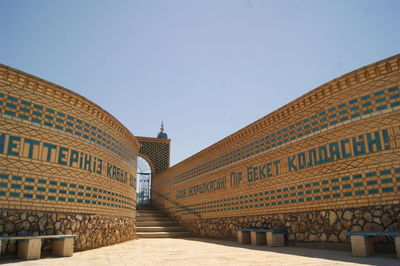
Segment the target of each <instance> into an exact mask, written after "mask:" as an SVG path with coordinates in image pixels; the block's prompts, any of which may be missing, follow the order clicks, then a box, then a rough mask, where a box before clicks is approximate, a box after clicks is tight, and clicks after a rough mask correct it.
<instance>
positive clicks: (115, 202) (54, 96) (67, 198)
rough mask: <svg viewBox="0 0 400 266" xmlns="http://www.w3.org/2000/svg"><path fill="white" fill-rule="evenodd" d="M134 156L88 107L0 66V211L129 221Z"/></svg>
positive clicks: (129, 143)
mask: <svg viewBox="0 0 400 266" xmlns="http://www.w3.org/2000/svg"><path fill="white" fill-rule="evenodd" d="M138 151H139V144H138V142H137V140H136V139H135V137H134V136H133V135H132V134H131V133H130V132H129V131H128V130H127V129H126V128H125V127H124V126H123V125H122V124H120V123H119V122H118V121H117V120H116V119H115V118H114V117H112V116H111V115H110V114H109V113H107V112H106V111H104V110H103V109H101V108H100V107H98V106H97V105H96V104H94V103H92V102H90V101H89V100H87V99H85V98H84V97H82V96H80V95H78V94H76V93H74V92H72V91H69V90H67V89H64V88H62V87H60V86H58V85H56V84H52V83H50V82H47V81H44V80H41V79H39V78H36V77H34V76H31V75H29V74H26V73H23V72H20V71H18V70H15V69H12V68H9V67H7V66H4V65H0V208H2V209H19V210H38V211H53V212H69V213H93V214H104V215H116V216H129V217H133V216H134V211H135V186H136V168H135V167H136V157H137V154H138Z"/></svg>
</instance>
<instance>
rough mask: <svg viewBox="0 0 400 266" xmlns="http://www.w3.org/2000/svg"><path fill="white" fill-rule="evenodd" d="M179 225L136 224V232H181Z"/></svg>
mask: <svg viewBox="0 0 400 266" xmlns="http://www.w3.org/2000/svg"><path fill="white" fill-rule="evenodd" d="M183 231H185V229H183V228H182V227H180V226H138V227H136V232H183Z"/></svg>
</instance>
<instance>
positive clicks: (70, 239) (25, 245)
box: [0, 235, 77, 260]
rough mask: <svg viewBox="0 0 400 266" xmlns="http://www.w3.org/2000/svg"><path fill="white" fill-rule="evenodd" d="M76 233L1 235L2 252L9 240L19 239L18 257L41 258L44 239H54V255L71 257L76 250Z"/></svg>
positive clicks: (0, 246) (0, 249)
mask: <svg viewBox="0 0 400 266" xmlns="http://www.w3.org/2000/svg"><path fill="white" fill-rule="evenodd" d="M76 237H77V236H75V235H47V236H6V237H0V252H1V251H2V250H3V249H4V248H2V246H3V245H4V247H5V245H6V244H7V241H9V240H16V241H18V258H20V259H24V260H33V259H40V250H41V247H42V239H52V240H53V241H52V244H53V255H55V256H60V257H71V256H72V254H73V252H74V239H75V238H76Z"/></svg>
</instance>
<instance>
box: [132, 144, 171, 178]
mask: <svg viewBox="0 0 400 266" xmlns="http://www.w3.org/2000/svg"><path fill="white" fill-rule="evenodd" d="M137 139H138V141H139V143H140V150H139V155H140V156H143V157H144V158H145V159H146V160H148V161H149V164H151V166H152V168H153V169H152V170H153V171H154V174H159V173H161V172H163V171H165V170H167V169H168V168H169V157H170V155H169V151H170V140H169V139H158V138H147V137H137Z"/></svg>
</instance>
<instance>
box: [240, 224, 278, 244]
mask: <svg viewBox="0 0 400 266" xmlns="http://www.w3.org/2000/svg"><path fill="white" fill-rule="evenodd" d="M237 238H238V242H239V243H241V244H250V243H251V244H252V245H265V244H267V246H268V247H282V246H284V245H285V238H284V230H272V229H255V228H254V229H253V228H250V229H239V230H238V231H237Z"/></svg>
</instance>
